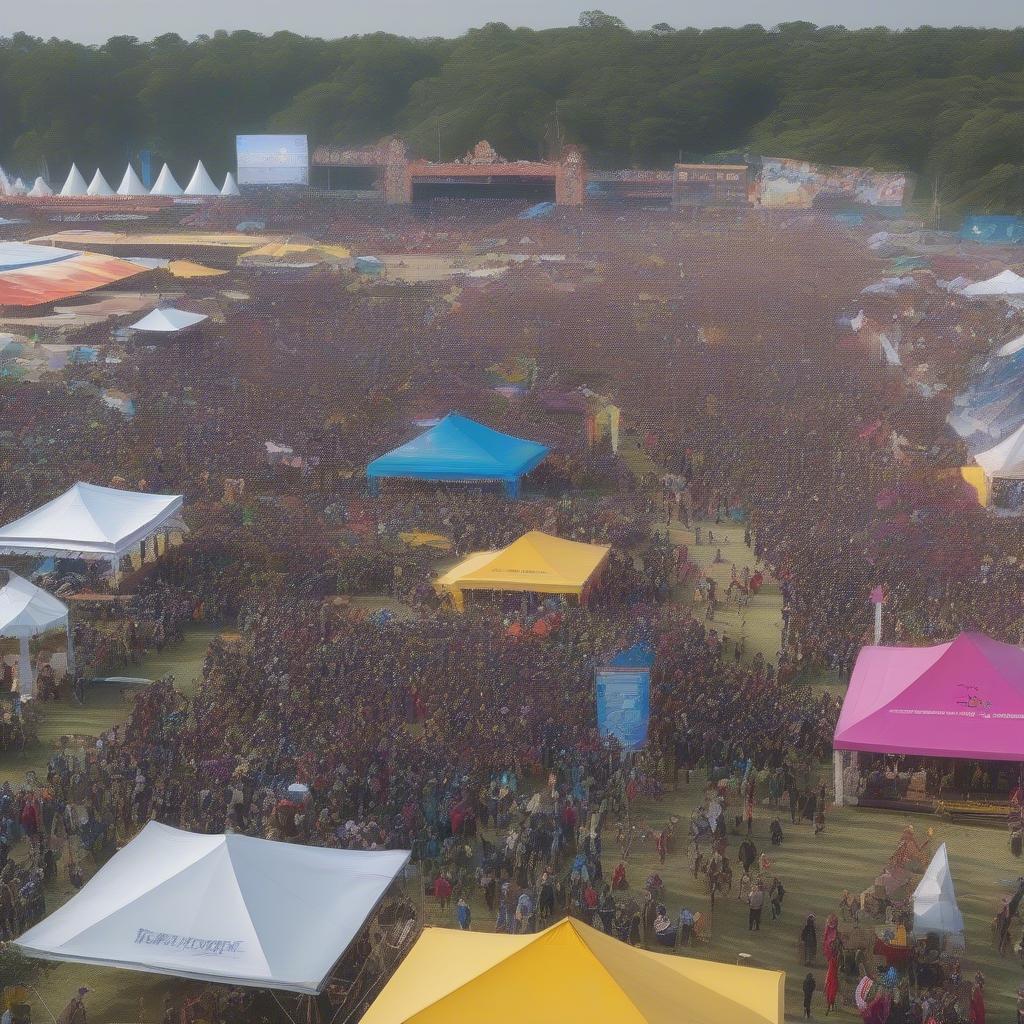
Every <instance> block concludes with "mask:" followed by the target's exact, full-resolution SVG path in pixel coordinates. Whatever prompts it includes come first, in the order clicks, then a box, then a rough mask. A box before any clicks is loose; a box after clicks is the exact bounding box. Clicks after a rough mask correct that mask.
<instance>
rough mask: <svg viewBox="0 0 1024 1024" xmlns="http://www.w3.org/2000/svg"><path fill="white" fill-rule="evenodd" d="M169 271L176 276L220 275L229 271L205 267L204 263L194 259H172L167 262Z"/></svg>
mask: <svg viewBox="0 0 1024 1024" xmlns="http://www.w3.org/2000/svg"><path fill="white" fill-rule="evenodd" d="M167 271H168V273H170V274H173V275H174V276H175V277H220V276H221V275H222V274H226V273H227V271H226V270H215V269H214V268H213V267H204V266H203V264H202V263H194V262H193V261H192V260H171V262H170V263H168V264H167Z"/></svg>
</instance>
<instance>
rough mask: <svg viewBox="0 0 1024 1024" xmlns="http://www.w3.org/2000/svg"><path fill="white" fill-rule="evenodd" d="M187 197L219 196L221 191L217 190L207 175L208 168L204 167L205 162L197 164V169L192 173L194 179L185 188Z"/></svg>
mask: <svg viewBox="0 0 1024 1024" xmlns="http://www.w3.org/2000/svg"><path fill="white" fill-rule="evenodd" d="M185 195H187V196H219V195H220V189H218V188H217V186H216V185H214V183H213V178H211V177H210V176H209V175H208V174H207V173H206V168H205V167H204V166H203V161H202V160H200V161H199V163H197V164H196V169H195V170H194V171H193V172H192V178H191V180H190V181H189V183H188V184H187V185H186V186H185Z"/></svg>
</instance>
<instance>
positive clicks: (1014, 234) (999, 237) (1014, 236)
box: [960, 215, 1024, 245]
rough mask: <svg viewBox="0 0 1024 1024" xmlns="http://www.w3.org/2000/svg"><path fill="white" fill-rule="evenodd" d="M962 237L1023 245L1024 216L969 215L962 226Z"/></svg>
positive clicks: (993, 242)
mask: <svg viewBox="0 0 1024 1024" xmlns="http://www.w3.org/2000/svg"><path fill="white" fill-rule="evenodd" d="M960 237H961V238H962V239H963V240H964V241H965V242H987V243H988V244H990V245H1021V244H1022V243H1024V218H1021V217H1012V216H1002V215H1001V216H991V215H986V216H983V217H967V218H965V220H964V223H963V226H962V227H961V228H960Z"/></svg>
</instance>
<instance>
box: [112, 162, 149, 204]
mask: <svg viewBox="0 0 1024 1024" xmlns="http://www.w3.org/2000/svg"><path fill="white" fill-rule="evenodd" d="M117 194H118V195H119V196H148V195H149V189H148V188H146V186H145V185H143V184H142V181H141V179H140V178H139V176H138V175H137V174H136V173H135V168H134V167H132V165H131V164H129V165H128V166H127V167H126V168H125V171H124V177H123V178H122V179H121V184H120V185H118V186H117Z"/></svg>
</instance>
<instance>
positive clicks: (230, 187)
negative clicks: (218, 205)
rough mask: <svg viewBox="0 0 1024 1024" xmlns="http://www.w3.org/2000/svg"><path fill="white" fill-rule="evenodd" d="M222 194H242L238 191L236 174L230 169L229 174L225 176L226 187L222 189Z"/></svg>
mask: <svg viewBox="0 0 1024 1024" xmlns="http://www.w3.org/2000/svg"><path fill="white" fill-rule="evenodd" d="M220 194H221V195H222V196H237V195H241V193H240V192H239V191H238V182H237V181H235V176H234V175H233V174H232V173H231V172H230V171H228V173H227V176H226V177H225V178H224V187H223V188H222V189H221V190H220Z"/></svg>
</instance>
